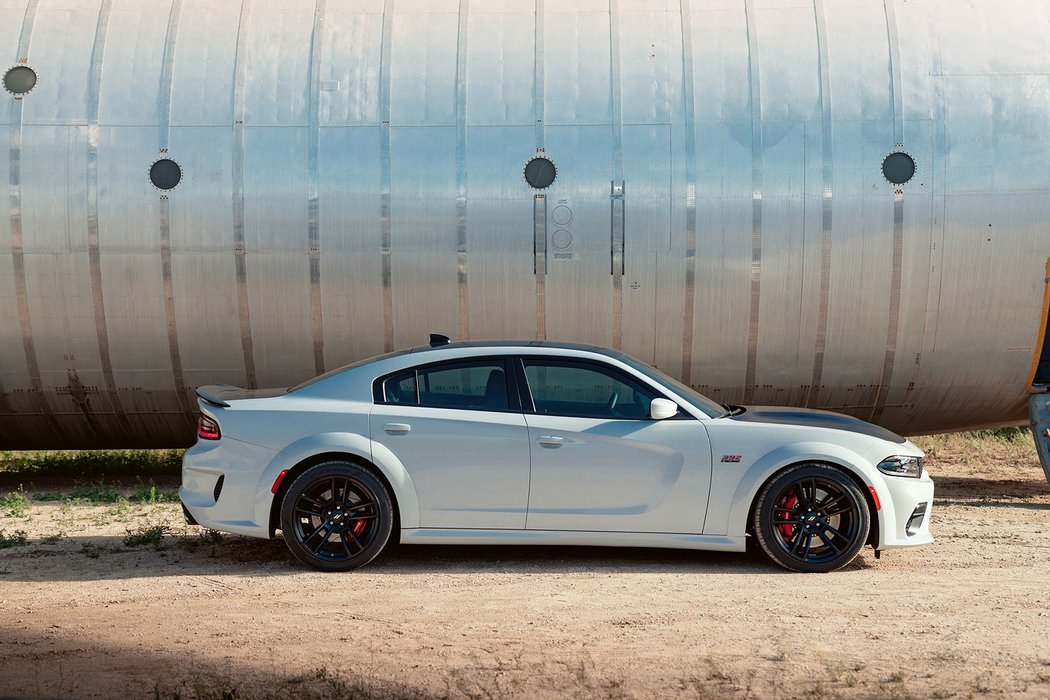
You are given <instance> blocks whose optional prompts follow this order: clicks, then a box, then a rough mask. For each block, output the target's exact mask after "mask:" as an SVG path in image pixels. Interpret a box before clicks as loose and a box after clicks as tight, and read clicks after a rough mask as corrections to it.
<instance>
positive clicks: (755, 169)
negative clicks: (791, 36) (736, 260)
mask: <svg viewBox="0 0 1050 700" xmlns="http://www.w3.org/2000/svg"><path fill="white" fill-rule="evenodd" d="M744 14H745V15H746V17H747V45H748V79H749V82H750V86H751V305H750V310H749V312H748V324H747V325H748V328H747V370H746V372H745V375H744V403H751V401H752V400H753V399H754V396H755V363H756V359H757V357H758V315H759V308H760V305H759V304H760V298H761V297H760V295H761V284H762V90H761V81H760V74H759V50H758V25H757V23H756V21H755V4H754V0H745V2H744Z"/></svg>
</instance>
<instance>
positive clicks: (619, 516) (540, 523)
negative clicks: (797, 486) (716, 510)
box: [526, 415, 711, 533]
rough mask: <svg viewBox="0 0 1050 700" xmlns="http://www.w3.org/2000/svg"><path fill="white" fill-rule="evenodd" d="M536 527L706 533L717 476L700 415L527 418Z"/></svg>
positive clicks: (531, 520) (532, 521) (532, 515)
mask: <svg viewBox="0 0 1050 700" xmlns="http://www.w3.org/2000/svg"><path fill="white" fill-rule="evenodd" d="M526 421H527V422H528V425H529V438H530V440H531V449H532V484H531V488H530V492H529V518H528V525H527V527H528V529H529V530H602V531H612V532H681V533H699V532H700V531H701V529H702V528H703V524H704V513H705V511H706V508H707V495H708V489H709V488H710V482H711V448H710V446H709V444H708V440H707V431H706V430H705V428H704V426H703V424H702V423H700V422H699V421H695V420H674V419H669V420H663V421H654V420H603V419H599V418H573V417H564V416H541V415H529V416H526Z"/></svg>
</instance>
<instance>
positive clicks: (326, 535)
mask: <svg viewBox="0 0 1050 700" xmlns="http://www.w3.org/2000/svg"><path fill="white" fill-rule="evenodd" d="M333 532H335V528H334V527H329V528H328V531H327V532H326V533H324V537H322V538H321V541H320V542H318V543H317V546H316V547H311V549H313V552H314V554H320V553H321V548H322V547H324V546H325V543H326V542H328V538H329V537H331V536H332V533H333Z"/></svg>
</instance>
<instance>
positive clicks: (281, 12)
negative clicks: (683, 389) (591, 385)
mask: <svg viewBox="0 0 1050 700" xmlns="http://www.w3.org/2000/svg"><path fill="white" fill-rule="evenodd" d="M16 5H17V7H14V8H8V9H7V10H0V16H2V19H3V20H4V22H0V34H3V35H4V36H5V37H7V40H6V45H7V46H8V47H10V50H11V52H12V54H14V50H15V49H14V44H15V43H16V42H17V44H18V48H17V54H14V55H10V54H9V55H8V57H7V61H8V63H0V72H3V71H6V70H7V69H8V68H10V67H17V66H25V67H31V68H32V69H33V70H34V71H36V72H37V73H38V74H39V77H40V80H39V82H38V83H37V84H36V85H35V86H34V87H33V89H32V90H31V91H30V92H28V93H25V94H23V95H11V94H9V93H8V92H7V91H4V90H0V101H4V100H6V101H7V104H4V105H0V144H3V145H2V146H0V172H3V173H5V174H6V175H5V176H4V179H5V182H6V183H7V192H8V195H7V197H8V199H7V200H6V201H7V202H8V205H9V210H8V211H7V212H5V214H4V215H3V216H2V217H0V382H2V388H0V425H2V427H0V449H3V448H16V447H52V446H57V447H70V448H73V447H118V446H149V445H158V446H159V445H177V444H185V443H186V442H187V441H189V440H191V439H192V428H191V426H190V425H189V420H188V418H187V415H186V414H187V412H188V411H190V410H192V408H193V404H192V402H189V403H187V401H186V399H187V398H192V397H191V396H190V395H189V393H188V392H189V390H190V389H191V388H192V387H193V386H196V385H200V384H213V383H229V384H239V385H248V386H249V387H254V386H274V385H288V384H290V383H293V382H296V381H298V380H300V379H303V378H306V377H308V376H310V375H312V374H314V373H316V372H318V371H320V370H322V369H324V368H329V367H335V366H338V365H340V364H343V363H345V362H350V361H353V360H357V359H360V358H362V357H364V356H367V355H370V354H375V353H377V352H380V351H382V350H383V349H384V348H385V349H393V348H395V347H397V346H399V345H404V344H407V343H409V342H412V338H425V337H426V334H427V333H429V332H446V333H449V334H450V335H456V336H457V337H462V338H465V337H468V336H470V337H473V338H475V339H483V338H487V337H493V336H501V337H503V336H508V335H524V336H534V337H536V338H548V337H549V338H550V339H552V340H566V341H579V342H588V343H596V344H602V345H621V346H622V348H623V349H624V350H625V351H627V352H629V353H632V354H634V355H637V356H638V357H640V358H641V359H643V360H647V361H650V362H654V363H655V364H657V365H658V366H660V367H661V368H663V369H665V370H667V371H668V372H670V373H671V374H673V375H676V376H678V377H679V378H682V379H684V380H685V381H686V382H687V383H689V384H690V385H693V386H695V387H697V388H700V389H701V390H702V391H704V392H706V393H708V394H710V395H711V396H712V397H713V398H715V399H717V400H720V401H725V402H729V403H740V402H743V401H751V402H754V403H756V404H785V403H794V404H806V405H810V406H813V407H816V408H837V409H839V410H844V411H847V412H850V413H853V414H855V415H859V416H861V417H865V418H874V419H875V420H877V421H878V422H880V423H882V424H884V425H886V426H887V427H891V428H894V429H897V430H900V431H905V432H918V431H933V430H948V429H961V428H966V427H975V426H982V425H1000V424H1004V423H1010V422H1017V421H1020V420H1022V419H1023V418H1024V416H1025V410H1026V406H1025V401H1026V392H1025V388H1026V387H1027V385H1028V382H1029V381H1030V380H1031V379H1032V378H1033V377H1035V376H1036V375H1035V374H1033V373H1032V367H1033V362H1035V366H1036V367H1037V369H1038V366H1039V363H1038V361H1037V360H1034V356H1037V355H1038V354H1039V352H1040V345H1039V340H1038V336H1037V334H1038V331H1039V327H1038V321H1039V319H1040V306H1039V304H1040V301H1041V298H1040V293H1039V292H1040V290H1041V289H1042V280H1043V271H1042V263H1043V261H1044V260H1045V258H1046V256H1047V255H1050V250H1048V249H1047V247H1048V243H1047V238H1046V232H1045V221H1046V220H1047V218H1048V217H1050V213H1048V202H1050V167H1048V164H1050V141H1048V140H1047V139H1045V138H1043V137H1042V135H1041V132H1040V131H1039V129H1040V128H1041V127H1040V126H1039V125H1045V124H1047V123H1050V77H1048V76H1050V59H1048V58H1047V57H1048V56H1050V44H1048V43H1047V42H1048V39H1047V35H1046V32H1044V31H1042V28H1043V27H1045V26H1046V24H1047V22H1050V5H1047V4H1045V3H1027V4H1020V3H1017V4H1009V3H1008V4H1000V3H959V2H954V1H953V0H925V1H924V2H922V3H911V2H908V3H904V2H897V1H896V0H876V1H875V2H860V3H854V2H850V3H841V2H829V1H828V0H813V1H812V2H801V3H795V2H792V3H768V2H758V1H757V0H718V1H717V2H716V1H715V0H661V2H659V3H652V2H644V3H640V2H626V1H625V0H612V2H608V3H598V4H597V5H596V4H595V3H594V2H593V1H591V0H559V2H557V3H552V2H546V1H545V0H534V1H532V2H530V1H529V0H525V3H524V4H522V3H521V2H515V3H487V2H486V3H479V2H472V3H468V2H467V1H466V0H440V1H439V0H412V1H411V2H409V1H408V0H405V1H404V2H395V0H384V2H383V3H381V8H382V9H381V11H380V4H378V3H373V4H361V3H349V4H348V3H334V2H332V1H331V0H288V1H287V2H282V3H278V4H277V5H274V4H273V3H270V2H265V3H263V2H259V3H258V4H256V0H243V1H242V2H241V3H240V4H239V6H237V5H235V6H233V7H230V6H228V5H227V4H225V3H206V2H199V0H157V2H154V3H148V4H147V5H144V6H142V5H133V4H132V3H129V0H106V1H105V2H102V1H101V0H66V1H64V2H63V3H62V7H63V9H62V10H61V11H53V10H52V9H47V11H44V10H43V9H41V11H40V12H37V0H28V1H27V0H23V2H21V3H16ZM278 5H279V7H278ZM47 7H48V8H50V5H48V6H47ZM100 7H101V9H100ZM19 22H21V33H20V34H19V28H18V23H19ZM234 22H237V23H238V26H237V31H236V32H234V31H233V24H234ZM225 28H228V29H229V31H226V30H225ZM5 32H6V33H5ZM16 37H17V38H16ZM30 39H31V40H32V41H31V42H30ZM468 39H469V41H468ZM30 43H31V45H32V57H30V56H29V55H27V54H28V52H29V47H30ZM2 45H3V44H2V43H0V46H2ZM759 47H761V52H760V51H759ZM30 58H31V60H30ZM760 78H761V79H760ZM905 151H906V152H907V154H908V156H909V157H910V158H911V159H913V162H914V163H917V164H918V166H919V167H918V168H917V169H916V170H915V171H914V173H912V176H911V178H910V179H907V181H906V184H904V183H903V182H902V183H899V184H895V183H894V182H893V181H892V180H905V179H906V178H905V177H904V176H903V175H900V174H898V173H903V174H904V175H906V174H908V170H909V169H910V168H909V167H904V168H903V169H897V170H894V169H891V168H889V167H887V173H888V175H887V177H889V176H892V178H890V180H888V179H887V177H884V176H883V161H884V159H886V157H887V155H888V154H895V153H904V152H905ZM537 157H540V158H546V159H549V161H550V162H551V163H556V164H557V170H556V172H554V170H553V169H550V170H549V171H548V172H547V174H548V176H556V177H553V180H552V181H548V182H546V183H544V182H542V181H537V182H538V183H539V184H543V185H544V187H543V188H542V189H541V190H536V189H533V188H532V187H530V184H529V182H528V181H527V180H526V179H525V178H524V177H523V172H522V168H523V166H524V165H525V164H526V163H528V162H529V161H530V160H531V159H533V158H537ZM5 159H6V160H5ZM158 160H170V161H171V162H172V163H178V164H180V165H181V166H182V167H181V168H180V169H179V172H180V173H181V174H180V179H181V181H180V182H179V184H178V187H176V188H174V189H172V190H164V191H158V190H157V189H156V188H155V187H154V186H153V185H152V184H151V182H150V180H149V179H148V178H147V177H145V175H146V174H147V173H148V172H149V170H150V168H151V167H152V165H153V163H155V162H157V161H158ZM893 164H897V165H902V166H908V164H909V161H906V160H902V159H900V158H897V159H895V160H894V161H892V162H890V163H887V166H889V165H893ZM538 165H543V163H538ZM264 166H265V167H264ZM172 172H173V173H174V172H175V171H172ZM168 182H170V180H169V181H168ZM162 184H164V183H162ZM628 190H629V191H630V193H631V195H630V196H631V201H630V206H629V207H628V202H627V199H626V192H627V191H628ZM537 195H539V196H537ZM165 197H167V198H166V199H165ZM548 203H549V207H548ZM559 207H562V208H559ZM628 209H629V210H630V211H629V212H628V211H627V210H628ZM322 272H323V274H322ZM610 273H611V274H610ZM625 276H629V279H624V277H625ZM249 300H250V301H251V304H250V307H251V308H250V309H249ZM322 310H323V314H322ZM533 314H534V315H533ZM1045 316H1046V312H1045V311H1044V312H1042V318H1044V319H1045ZM351 321H352V328H351V327H350V322H351ZM85 340H86V342H85ZM1038 376H1042V375H1038ZM13 415H17V416H18V418H17V420H12V419H11V418H12V416H13ZM5 416H6V418H5Z"/></svg>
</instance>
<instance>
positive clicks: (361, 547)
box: [346, 528, 365, 552]
mask: <svg viewBox="0 0 1050 700" xmlns="http://www.w3.org/2000/svg"><path fill="white" fill-rule="evenodd" d="M346 534H348V535H350V537H351V539H353V541H354V544H356V545H357V551H359V552H361V551H364V548H365V546H364V545H363V544H361V540H359V539H357V535H355V534H354V531H353V529H352V528H347V530H346Z"/></svg>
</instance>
